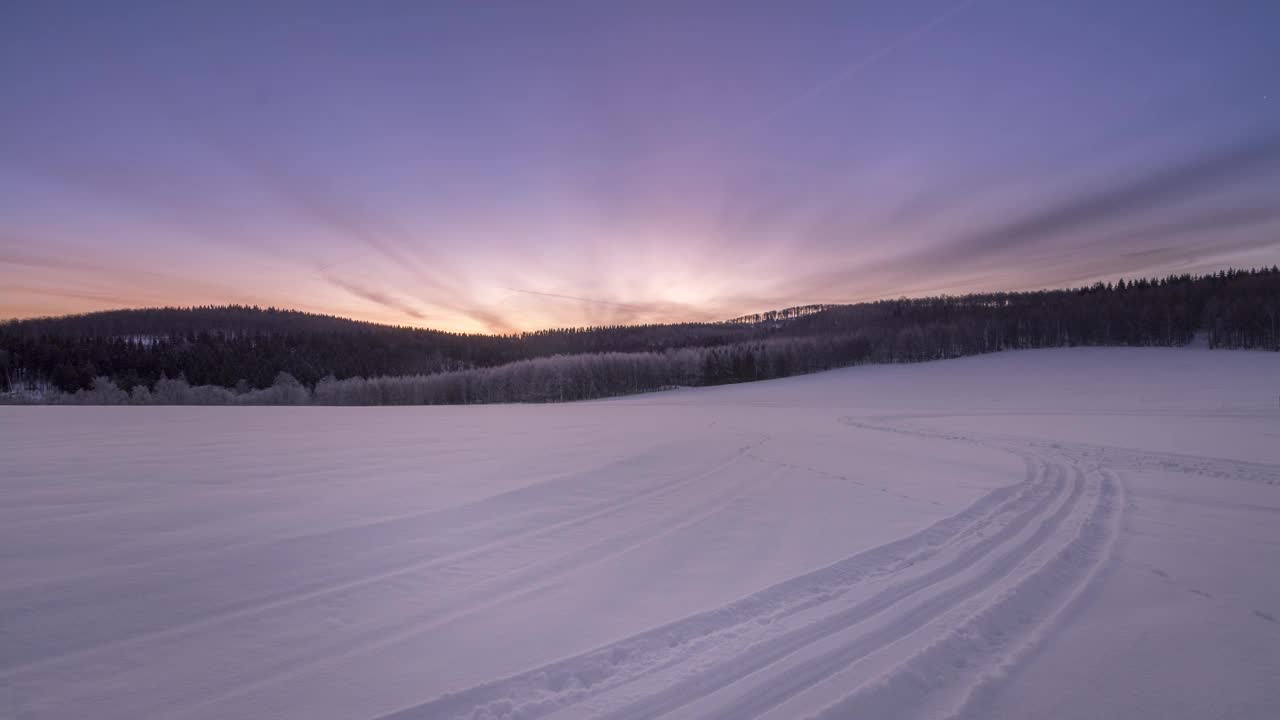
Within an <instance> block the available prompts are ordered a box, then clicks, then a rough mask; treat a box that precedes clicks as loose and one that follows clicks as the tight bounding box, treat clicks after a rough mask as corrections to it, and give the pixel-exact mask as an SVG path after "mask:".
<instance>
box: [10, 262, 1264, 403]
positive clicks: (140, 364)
mask: <svg viewBox="0 0 1280 720" xmlns="http://www.w3.org/2000/svg"><path fill="white" fill-rule="evenodd" d="M100 316H101V317H100ZM167 318H179V319H180V320H181V322H174V323H173V324H172V325H167V324H165V323H166V319H167ZM759 318H760V319H759V320H752V321H746V320H744V319H742V318H739V319H735V320H734V321H730V322H726V323H704V324H697V323H692V324H675V325H646V326H627V327H606V328H569V329H557V330H546V331H540V332H535V333H525V334H520V335H507V336H486V335H457V334H451V333H440V332H437V331H430V330H416V329H410V328H389V327H386V326H379V325H372V324H368V323H356V322H353V321H348V320H343V319H341V318H329V317H325V316H314V315H307V314H304V313H292V312H289V311H280V310H274V309H267V310H260V309H256V308H241V307H232V308H197V309H193V310H176V309H161V310H142V311H119V312H116V313H97V314H93V315H85V316H77V317H74V318H60V319H47V320H38V321H19V322H15V323H8V324H6V325H4V326H0V370H2V371H3V373H4V376H5V377H4V380H3V382H4V383H5V385H4V387H3V388H2V389H4V390H8V391H10V394H11V395H12V394H13V391H15V390H24V389H25V390H27V391H28V392H27V393H26V396H27V397H32V398H35V399H38V400H41V401H47V402H84V403H103V404H111V403H126V402H127V403H135V404H152V403H162V404H237V403H246V404H307V403H318V404H335V405H348V404H350V405H378V404H466V403H487V402H556V401H567V400H581V399H588V398H597V397H607V396H611V395H621V394H628V393H635V392H645V391H650V390H657V389H661V388H665V387H672V386H697V385H716V384H723V383H732V382H744V381H750V380H760V379H767V378H775V377H785V376H788V375H796V374H802V373H809V372H815V371H818V370H825V369H830V368H834V367H842V366H847V365H854V364H860V363H891V362H921V361H926V360H935V359H942V358H952V357H960V356H964V355H973V354H978V353H987V352H997V351H1001V350H1007V349H1023V348H1044V347H1063V346H1077V345H1147V346H1152V345H1164V346H1173V345H1182V344H1186V343H1188V342H1190V341H1191V339H1192V337H1193V336H1194V335H1195V334H1196V333H1197V332H1203V333H1205V335H1206V337H1207V340H1208V343H1209V345H1210V347H1216V348H1255V349H1266V350H1280V269H1277V268H1275V267H1272V268H1264V269H1256V270H1227V271H1222V272H1219V273H1215V274H1212V275H1203V276H1190V275H1175V276H1169V277H1166V278H1160V279H1138V280H1133V281H1128V280H1120V281H1119V282H1116V283H1097V284H1095V285H1092V286H1089V287H1085V288H1076V289H1072V290H1048V291H1037V292H1023V293H985V294H974V295H965V296H957V297H950V296H940V297H929V298H918V299H899V300H885V301H879V302H874V303H861V304H857V305H837V306H804V307H803V308H802V309H798V310H793V311H779V312H777V313H770V314H763V315H761V316H759ZM39 387H43V389H44V391H43V392H34V393H33V392H31V391H30V389H31V388H39Z"/></svg>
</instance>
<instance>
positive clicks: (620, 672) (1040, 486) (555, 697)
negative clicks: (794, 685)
mask: <svg viewBox="0 0 1280 720" xmlns="http://www.w3.org/2000/svg"><path fill="white" fill-rule="evenodd" d="M1063 485H1064V482H1063V479H1062V477H1061V475H1060V474H1059V473H1054V472H1045V471H1043V470H1037V469H1036V468H1035V467H1034V465H1033V464H1031V463H1028V476H1027V478H1026V479H1025V480H1024V481H1023V482H1022V483H1018V484H1014V485H1011V486H1007V487H1004V488H998V489H996V490H994V491H992V492H991V493H988V494H987V495H986V496H984V497H982V498H980V499H979V500H977V501H976V502H975V503H973V504H972V505H971V506H970V507H969V508H967V509H966V510H964V511H961V512H960V513H958V514H956V515H953V516H951V517H949V518H946V519H944V520H941V521H939V522H938V523H935V524H934V525H933V526H931V527H929V528H926V529H925V530H922V531H920V532H918V533H916V534H914V535H911V536H908V537H907V538H904V539H902V540H898V541H895V542H891V543H888V544H886V545H882V546H879V547H876V548H872V549H870V550H866V551H864V552H862V553H858V554H856V555H853V556H850V557H848V558H845V559H844V560H840V561H838V562H836V563H833V564H832V565H829V566H827V567H825V568H821V569H819V570H817V571H814V572H811V573H807V574H805V575H801V576H798V577H795V578H792V579H790V580H786V581H783V582H782V583H779V584H776V585H774V586H772V587H770V588H767V589H765V590H762V591H760V592H757V593H754V594H752V595H750V596H747V597H746V598H743V599H742V600H739V601H736V602H734V603H730V604H729V605H726V606H723V607H721V608H717V609H715V610H710V611H707V612H703V613H699V614H697V615H693V616H690V617H688V618H685V619H683V620H678V621H675V622H673V623H669V624H667V625H664V626H661V627H658V628H655V629H653V630H650V631H646V632H644V633H641V634H639V635H636V636H632V637H630V638H627V639H624V640H621V641H618V642H615V643H611V644H609V645H606V646H604V647H602V648H598V649H596V650H594V651H591V652H588V653H584V654H582V655H578V656H575V657H572V658H568V659H566V660H562V661H559V662H556V663H551V664H549V665H546V666H542V667H540V668H535V669H532V670H529V671H526V672H524V673H521V674H518V675H515V676H512V677H509V678H505V679H502V680H497V681H494V682H490V683H486V684H483V685H479V686H476V687H473V688H470V689H468V690H463V691H459V692H456V693H450V694H447V695H444V696H441V697H439V698H437V699H435V700H432V701H429V702H427V703H424V704H421V705H417V706H413V707H411V708H407V709H405V710H402V711H399V712H396V713H392V714H389V715H386V716H384V718H385V720H391V719H392V718H394V719H395V720H410V719H415V720H417V719H427V718H430V719H431V720H436V719H438V718H441V719H442V718H454V717H470V716H471V715H472V714H473V713H474V714H476V716H477V717H480V716H483V714H484V713H485V712H489V713H490V714H491V715H493V716H495V717H503V716H504V715H511V714H512V713H516V712H518V714H519V717H521V718H536V717H541V716H543V715H546V714H548V713H550V712H554V711H555V710H558V709H560V708H562V707H565V706H567V705H570V704H573V703H577V702H580V701H582V700H584V699H586V698H587V697H590V696H592V695H595V694H598V692H601V691H607V690H611V689H613V688H615V687H618V686H619V685H622V684H624V683H626V682H629V681H632V680H634V679H636V678H637V677H640V676H643V675H645V674H648V673H650V672H653V671H655V670H658V669H661V668H663V667H666V666H669V665H671V664H674V663H678V662H680V661H683V660H685V659H687V656H685V655H683V654H682V653H681V649H682V648H684V647H688V646H690V645H692V644H693V643H694V642H695V641H698V640H701V639H706V638H710V637H712V636H714V635H716V634H717V633H723V632H727V631H729V630H730V629H733V628H741V627H743V626H750V625H753V624H756V625H765V624H767V623H769V622H771V621H772V620H773V619H774V617H775V616H777V615H779V614H783V613H785V614H792V613H794V612H795V611H796V607H797V606H800V605H806V606H812V605H813V604H814V598H815V597H824V596H825V599H824V600H823V601H825V600H829V599H831V595H832V591H833V590H837V589H839V588H841V587H845V586H849V585H853V584H855V583H857V582H860V581H862V580H865V579H867V578H869V577H872V576H876V575H880V574H887V573H891V572H894V571H900V570H903V569H906V568H909V567H912V566H913V565H915V564H916V563H917V562H920V561H922V558H921V557H920V556H921V555H924V556H931V555H933V554H935V553H936V552H937V551H938V549H939V548H941V547H943V546H945V545H946V544H947V543H949V542H950V541H952V540H954V539H955V538H956V537H957V536H961V535H965V534H967V533H968V532H970V531H971V530H972V529H973V525H974V524H975V523H985V522H991V521H994V520H995V519H997V518H1003V517H1004V516H1005V515H1006V514H1007V513H1009V512H1012V511H1014V510H1019V511H1020V512H1018V513H1017V514H1014V516H1013V517H1012V518H1011V519H1010V520H1009V523H1010V524H1009V525H1006V526H1004V527H1002V528H1001V529H1000V530H999V531H997V533H995V534H994V535H993V536H989V537H996V538H997V541H999V540H1002V539H1004V538H1005V537H1007V536H1008V535H1012V534H1015V533H1016V532H1017V531H1019V530H1021V529H1022V527H1023V526H1025V525H1026V523H1028V522H1030V520H1031V518H1032V517H1034V516H1035V515H1036V514H1038V513H1039V512H1041V511H1043V510H1044V508H1045V507H1046V506H1048V505H1049V504H1051V503H1052V502H1053V501H1054V500H1055V499H1056V498H1060V497H1061V494H1062V492H1063ZM1028 505H1029V506H1030V507H1029V509H1024V506H1028ZM981 542H991V541H990V540H984V541H981ZM977 557H978V556H977V555H975V556H974V559H973V562H976V560H977ZM970 564H971V563H970ZM949 567H951V568H952V569H953V570H954V571H956V572H959V571H960V568H958V567H956V566H955V565H954V564H952V565H950V566H949ZM937 579H938V580H941V578H937ZM925 586H927V585H917V584H915V583H912V584H911V585H910V586H909V587H903V586H902V585H896V586H894V588H891V590H894V589H896V593H895V594H901V595H904V596H905V595H908V594H910V593H911V592H915V591H917V590H919V589H921V588H923V587H925ZM886 592H888V591H886ZM877 597H878V598H879V599H878V602H877V607H876V611H877V612H878V611H879V610H882V609H883V608H884V607H887V606H888V605H890V604H892V602H893V598H891V597H890V596H889V595H886V594H884V593H882V594H881V595H879V596H877ZM860 607H862V612H864V613H865V612H867V611H868V608H867V606H865V604H864V605H863V606H860ZM841 620H842V621H844V622H855V621H856V619H855V618H854V617H852V616H850V615H847V614H846V615H845V616H844V617H842V618H841ZM806 627H808V626H806ZM802 630H803V628H802ZM826 632H827V631H826V630H821V631H820V632H818V633H807V634H804V635H803V637H802V636H800V635H796V634H794V633H793V634H791V635H790V636H783V637H784V638H789V643H790V644H797V642H798V641H800V640H803V641H804V642H801V643H798V644H799V645H803V644H807V643H809V642H812V641H813V640H814V639H816V638H817V637H820V636H821V635H823V634H825V633H826ZM797 646H798V645H797ZM673 656H674V657H673ZM735 667H736V668H737V670H739V671H742V670H745V668H744V667H743V666H741V665H739V666H735ZM748 672H749V671H748ZM593 688H596V689H597V690H596V691H593ZM685 696H687V693H686V694H685ZM681 697H684V696H681ZM668 704H669V703H668ZM679 704H680V705H683V704H684V703H683V702H681V703H679ZM664 706H665V705H664ZM645 709H646V711H653V710H660V708H657V707H656V706H652V705H649V706H646V708H645Z"/></svg>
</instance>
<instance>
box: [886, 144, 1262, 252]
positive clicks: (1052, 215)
mask: <svg viewBox="0 0 1280 720" xmlns="http://www.w3.org/2000/svg"><path fill="white" fill-rule="evenodd" d="M1277 166H1280V136H1277V135H1271V136H1265V137H1261V138H1252V139H1249V140H1246V141H1244V142H1240V143H1237V144H1235V145H1232V146H1230V147H1227V148H1223V149H1218V150H1214V151H1211V152H1206V153H1203V154H1201V155H1199V156H1196V157H1193V158H1191V159H1188V160H1185V161H1183V162H1181V163H1178V164H1176V165H1172V166H1169V167H1166V168H1162V169H1160V170H1157V171H1154V172H1151V173H1148V174H1146V175H1145V176H1142V177H1139V178H1137V179H1135V180H1130V181H1127V182H1117V183H1114V184H1112V185H1111V186H1110V187H1106V188H1103V189H1101V190H1097V191H1092V192H1084V193H1081V194H1079V195H1076V196H1074V197H1068V198H1065V199H1063V200H1062V201H1060V202H1057V203H1054V204H1051V205H1049V206H1047V207H1044V208H1041V209H1040V210H1038V211H1036V212H1034V213H1031V214H1029V215H1026V216H1024V217H1022V218H1020V219H1018V220H1014V221H1012V222H1008V223H1003V224H1000V225H997V226H995V227H991V228H985V229H982V230H978V231H976V232H972V233H968V234H966V235H962V236H961V237H960V238H958V239H957V240H954V241H951V242H948V243H946V244H944V245H941V246H939V247H937V248H933V249H930V250H928V251H925V252H924V253H922V254H921V255H918V256H915V257H909V258H904V260H917V261H930V262H965V261H971V260H975V259H979V258H984V257H988V256H990V255H993V254H997V253H1000V252H1003V251H1007V250H1010V249H1013V248H1017V247H1021V246H1025V245H1030V244H1032V243H1035V242H1037V241H1041V240H1045V239H1048V238H1054V237H1060V236H1062V235H1064V234H1067V233H1071V232H1080V231H1086V230H1091V229H1096V228H1098V227H1099V226H1101V225H1104V224H1107V223H1112V222H1116V221H1121V220H1128V219H1130V218H1132V217H1133V216H1135V215H1138V214H1140V213H1147V212H1152V211H1159V210H1163V209H1166V208H1168V207H1170V206H1171V205H1174V204H1176V203H1184V202H1186V201H1188V200H1191V199H1192V198H1194V197H1196V196H1197V195H1203V194H1207V193H1209V192H1212V191H1217V190H1220V189H1222V188H1223V187H1224V186H1227V185H1230V184H1233V183H1237V182H1240V181H1243V180H1248V179H1253V178H1257V177H1259V176H1260V175H1263V174H1265V173H1266V172H1267V171H1271V170H1275V169H1276V167H1277ZM1202 229H1205V230H1209V229H1212V227H1211V226H1209V225H1206V226H1205V227H1203V228H1202Z"/></svg>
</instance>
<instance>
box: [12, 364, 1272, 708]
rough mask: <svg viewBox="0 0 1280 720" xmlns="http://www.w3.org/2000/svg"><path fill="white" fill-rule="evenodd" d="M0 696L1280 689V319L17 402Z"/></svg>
mask: <svg viewBox="0 0 1280 720" xmlns="http://www.w3.org/2000/svg"><path fill="white" fill-rule="evenodd" d="M0 717H6V718H21V719H24V720H26V719H30V720H38V719H45V718H59V719H62V718H66V719H71V718H75V719H82V718H98V719H104V720H105V719H112V718H121V719H123V718H129V719H137V718H183V719H189V720H212V719H219V720H226V719H228V718H286V719H289V718H297V719H302V718H306V719H308V720H317V719H318V720H326V719H330V718H332V719H351V720H372V719H374V718H380V719H383V720H392V719H394V720H428V719H429V720H437V719H440V720H445V719H449V718H468V719H473V718H523V719H528V718H549V719H552V718H554V719H556V720H561V719H567V718H608V719H610V720H622V719H627V720H631V719H640V718H657V717H671V718H697V719H710V718H723V719H725V720H739V719H745V718H769V719H773V720H780V719H790V718H809V717H812V718H822V719H824V720H828V719H835V718H873V719H881V718H925V717H929V718H949V717H959V718H982V719H987V718H1099V717H1107V718H1161V719H1165V718H1189V719H1190V718H1195V719H1196V720H1200V719H1202V718H1259V719H1262V718H1268V719H1274V718H1277V717H1280V354H1275V353H1271V354H1268V353H1260V352H1222V351H1207V350H1194V349H1072V350H1047V351H1027V352H1012V353H1002V354H997V355H989V356H983V357H973V358H966V359H961V360H950V361H943V362H935V363H927V364H921V365H898V366H868V367H860V368H851V369H847V370H840V371H834V372H828V373H823V374H819V375H811V376H806V377H798V378H789V379H785V380H778V381H771V382H764V383H755V384H748V385H736V386H725V387H718V388H703V389H696V390H678V391H672V392H666V393H658V394H651V395H644V396H636V397H630V398H623V399H617V400H609V401H598V402H589V403H578V404H570V405H542V406H478V407H427V408H389V407H382V408H244V407H226V408H222V407H216V408H181V407H174V408H157V407H136V408H134V407H123V408H120V407H112V408H86V407H6V408H0Z"/></svg>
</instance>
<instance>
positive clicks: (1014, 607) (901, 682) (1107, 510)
mask: <svg viewBox="0 0 1280 720" xmlns="http://www.w3.org/2000/svg"><path fill="white" fill-rule="evenodd" d="M1098 478H1099V481H1098V482H1097V484H1096V486H1095V487H1094V492H1093V493H1092V497H1093V502H1092V503H1090V504H1089V507H1088V510H1087V513H1086V515H1085V517H1084V518H1083V520H1082V521H1081V522H1080V524H1079V526H1078V527H1077V528H1076V530H1075V532H1073V533H1072V535H1071V537H1070V538H1069V539H1068V540H1067V542H1065V543H1064V544H1063V546H1062V547H1061V548H1059V549H1058V550H1057V552H1055V553H1054V554H1053V555H1052V556H1051V557H1050V558H1049V559H1048V560H1046V561H1045V562H1043V563H1042V564H1040V565H1039V566H1037V567H1035V568H1034V569H1033V570H1031V571H1030V572H1029V573H1027V574H1026V575H1025V576H1023V577H1021V578H1019V579H1018V580H1017V582H1015V583H1014V584H1013V585H1011V586H1010V587H1008V588H1006V589H1004V590H1003V591H1002V592H1001V593H1000V594H999V595H998V596H997V597H995V598H994V599H993V600H992V601H991V602H989V603H987V604H985V605H984V606H983V607H982V608H981V609H979V610H978V611H976V612H975V613H973V614H972V615H971V616H970V617H969V618H968V619H966V620H965V621H964V622H963V623H961V624H960V625H959V626H958V627H955V628H953V629H951V630H949V631H948V632H947V633H946V634H945V635H943V636H942V637H941V638H939V639H937V640H935V641H934V642H933V643H931V644H930V645H928V646H926V647H924V648H922V649H921V650H919V651H918V652H916V653H915V654H913V655H912V656H910V657H908V658H907V659H906V660H904V661H902V662H901V663H899V664H898V665H896V666H895V667H893V668H891V669H890V670H889V671H888V672H886V673H885V674H883V675H882V676H881V677H880V678H879V679H877V680H875V681H872V682H871V683H868V684H867V685H864V686H863V687H862V688H860V689H858V690H856V691H855V692H853V693H851V694H850V695H848V696H846V697H845V698H843V699H841V700H840V701H838V702H836V703H835V704H833V705H831V706H829V707H828V708H826V709H824V710H823V711H821V712H819V713H817V714H816V715H814V716H812V720H843V719H844V718H850V717H890V716H892V717H919V716H930V717H934V716H939V717H941V716H947V717H951V718H955V719H956V720H959V719H960V718H982V717H985V713H984V709H983V705H984V702H985V700H987V699H989V698H990V697H991V696H993V695H994V694H995V693H996V692H997V691H998V689H999V688H1000V687H1001V686H1002V685H1003V683H1004V682H1007V678H1008V675H1009V670H1010V668H1012V667H1013V665H1014V663H1016V662H1017V661H1018V660H1019V659H1021V658H1023V657H1025V656H1026V655H1027V654H1028V653H1029V652H1031V651H1032V650H1033V649H1034V648H1035V647H1036V646H1037V645H1038V644H1039V643H1041V642H1043V640H1044V638H1046V637H1047V636H1048V633H1049V632H1050V631H1051V630H1052V629H1053V627H1054V625H1055V624H1056V621H1057V619H1058V618H1059V617H1060V615H1061V613H1062V611H1063V610H1064V609H1065V608H1066V607H1068V606H1069V605H1070V604H1071V603H1072V602H1073V601H1074V600H1075V599H1076V598H1077V597H1079V595H1080V593H1082V592H1083V590H1084V589H1085V588H1086V587H1087V586H1088V585H1089V583H1090V582H1091V581H1092V579H1093V578H1094V577H1095V576H1096V574H1097V571H1098V570H1099V568H1101V567H1102V566H1103V564H1105V562H1106V560H1107V558H1108V557H1109V556H1110V552H1111V548H1112V546H1113V544H1114V540H1115V538H1116V537H1117V536H1118V534H1119V531H1118V524H1119V518H1120V514H1121V512H1122V509H1123V507H1124V502H1125V501H1124V497H1123V490H1122V488H1121V486H1120V484H1119V481H1118V479H1117V478H1115V477H1114V476H1113V475H1112V474H1111V473H1109V472H1106V471H1102V472H1100V473H1098ZM744 717H746V716H744Z"/></svg>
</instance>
